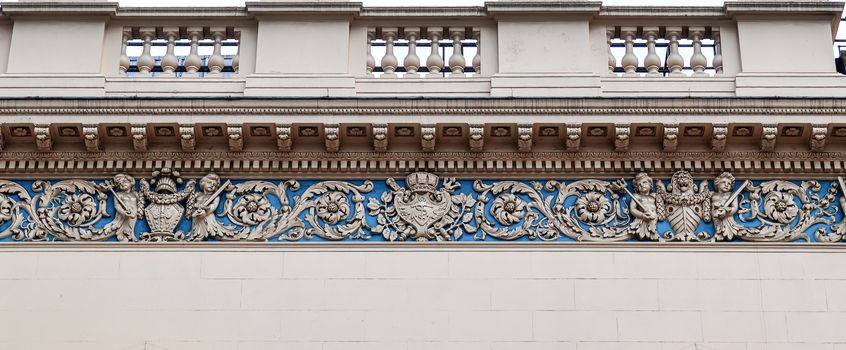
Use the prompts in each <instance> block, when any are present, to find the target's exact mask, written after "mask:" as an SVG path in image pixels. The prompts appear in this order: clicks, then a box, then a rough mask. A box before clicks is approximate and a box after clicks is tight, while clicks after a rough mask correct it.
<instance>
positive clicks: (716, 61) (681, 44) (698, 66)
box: [606, 26, 723, 77]
mask: <svg viewBox="0 0 846 350" xmlns="http://www.w3.org/2000/svg"><path fill="white" fill-rule="evenodd" d="M606 36H607V43H608V75H609V76H623V77H638V76H646V77H660V76H670V77H686V76H692V77H709V76H720V75H723V57H722V48H721V47H720V45H721V42H720V28H719V27H709V26H690V27H680V26H679V27H669V26H668V27H657V26H656V27H636V26H621V27H615V26H609V27H608V28H607V30H606ZM709 60H710V62H711V64H710V65H709V64H708V62H709ZM618 62H619V65H618Z"/></svg>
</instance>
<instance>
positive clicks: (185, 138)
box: [179, 125, 197, 152]
mask: <svg viewBox="0 0 846 350" xmlns="http://www.w3.org/2000/svg"><path fill="white" fill-rule="evenodd" d="M179 142H180V144H181V145H182V150H183V151H186V152H193V151H194V148H195V147H196V146H197V137H196V135H195V130H194V126H193V125H180V126H179Z"/></svg>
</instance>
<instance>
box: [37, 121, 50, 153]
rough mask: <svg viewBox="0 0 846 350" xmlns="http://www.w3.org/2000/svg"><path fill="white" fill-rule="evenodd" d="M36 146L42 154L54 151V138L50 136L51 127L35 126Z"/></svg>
mask: <svg viewBox="0 0 846 350" xmlns="http://www.w3.org/2000/svg"><path fill="white" fill-rule="evenodd" d="M34 133H35V146H36V147H38V150H39V151H41V152H50V151H52V150H53V136H52V135H51V134H50V126H49V125H43V124H39V125H36V126H35V129H34Z"/></svg>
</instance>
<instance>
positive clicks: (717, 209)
mask: <svg viewBox="0 0 846 350" xmlns="http://www.w3.org/2000/svg"><path fill="white" fill-rule="evenodd" d="M734 184H735V179H734V176H733V175H732V174H730V173H727V172H725V173H722V174H720V175H719V176H717V177H716V178H714V189H715V190H716V191H717V192H714V193H712V194H711V219H712V220H713V221H714V238H715V239H716V240H718V241H723V240H725V241H730V240H732V239H734V238H735V237H738V236H741V235H743V234H744V232H746V231H747V229H746V228H745V227H743V225H740V224H738V223H737V221H735V220H734V215H735V214H737V211H738V209H739V208H740V206H739V204H738V196H739V194H740V191H742V190H743V188H745V187H746V185H747V184H748V182H743V184H742V185H741V186H740V187H739V188H738V189H737V191H735V192H732V188H734Z"/></svg>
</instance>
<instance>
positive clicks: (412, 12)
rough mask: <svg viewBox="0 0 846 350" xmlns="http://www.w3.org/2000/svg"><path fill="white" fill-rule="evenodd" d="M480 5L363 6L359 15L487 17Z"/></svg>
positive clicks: (370, 16)
mask: <svg viewBox="0 0 846 350" xmlns="http://www.w3.org/2000/svg"><path fill="white" fill-rule="evenodd" d="M487 15H488V12H487V11H486V10H485V8H484V7H482V6H469V7H398V6H390V7H389V6H385V7H364V8H362V9H361V14H360V17H369V18H372V17H445V16H450V17H487Z"/></svg>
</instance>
